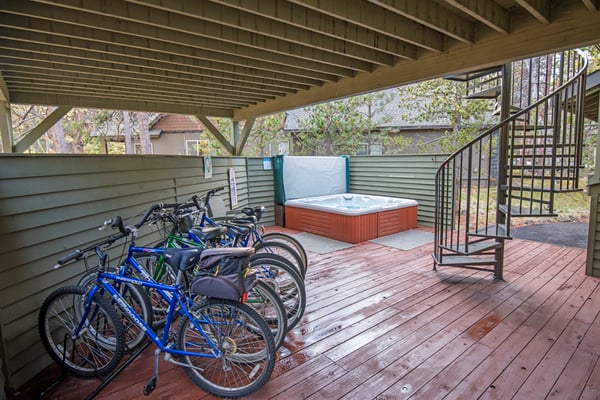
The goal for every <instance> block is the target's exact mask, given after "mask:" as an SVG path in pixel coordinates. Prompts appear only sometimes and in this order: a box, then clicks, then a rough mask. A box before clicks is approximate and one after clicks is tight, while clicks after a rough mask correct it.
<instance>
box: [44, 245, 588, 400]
mask: <svg viewBox="0 0 600 400" xmlns="http://www.w3.org/2000/svg"><path fill="white" fill-rule="evenodd" d="M431 251H432V245H431V244H429V245H425V246H421V247H419V248H416V249H414V250H410V251H403V250H397V249H394V248H391V247H386V246H381V245H378V244H374V243H369V242H365V243H360V244H357V245H354V246H353V247H351V248H348V249H344V250H340V251H337V252H334V253H329V254H324V255H319V254H315V253H309V260H310V264H309V268H308V274H307V277H306V286H307V288H306V291H307V294H308V305H307V310H306V313H305V315H304V318H303V319H302V321H301V322H300V323H299V324H298V326H296V327H295V328H294V329H293V330H292V331H291V332H289V333H288V335H287V338H286V340H285V342H284V344H283V346H282V347H281V348H280V350H279V353H278V358H279V359H278V363H277V366H276V369H275V372H274V373H273V375H272V377H271V379H270V380H269V382H268V383H267V384H266V385H265V386H264V387H263V388H262V389H261V390H260V391H259V392H258V393H256V394H254V395H253V396H251V397H249V398H252V399H270V398H273V399H286V400H288V399H375V398H377V399H408V398H412V399H428V400H429V399H441V398H444V399H475V398H479V399H528V400H530V399H544V398H557V399H578V398H581V399H598V398H600V362H599V359H600V316H599V311H600V279H598V278H592V277H588V276H585V274H584V271H585V257H586V253H585V250H584V249H576V248H569V247H562V246H555V245H550V244H544V243H537V242H530V241H524V240H513V241H509V242H507V250H506V255H505V270H504V276H505V279H506V282H494V281H492V279H491V274H490V273H489V272H481V271H474V270H466V269H458V268H440V269H439V270H438V271H437V272H434V271H432V259H431V257H430V253H431ZM153 350H154V347H153V346H150V347H149V348H148V349H147V350H146V351H144V352H143V353H142V355H141V356H139V357H138V358H137V359H136V360H135V361H133V362H132V364H131V365H130V366H129V367H128V368H126V369H125V371H124V372H123V373H121V374H120V375H119V376H118V377H117V378H115V379H114V380H113V381H112V382H111V383H110V384H108V386H107V387H106V388H105V389H104V390H102V391H101V392H100V394H99V395H98V396H97V397H96V398H98V399H113V398H120V399H126V398H130V399H133V398H138V397H143V396H142V387H143V384H144V382H145V381H146V379H147V378H149V377H150V375H151V374H152V367H153V356H152V352H153ZM45 379H49V377H48V376H46V377H45ZM97 385H98V381H93V380H92V381H82V380H79V379H75V378H72V377H69V378H67V380H66V381H64V382H63V383H61V384H60V385H58V386H57V387H56V388H55V389H54V390H53V391H52V392H50V393H49V394H48V396H46V397H45V398H53V399H54V398H56V399H64V400H67V399H82V398H85V397H86V396H87V394H89V393H90V392H91V391H92V390H93V389H94V388H95V387H96V386H97ZM149 398H153V399H163V398H164V399H167V398H177V399H178V400H183V399H212V397H211V396H209V395H207V394H206V393H204V392H203V391H202V390H201V389H199V388H197V387H196V386H195V385H194V384H193V383H192V382H191V381H190V380H189V379H188V377H187V376H186V375H185V373H184V372H183V371H182V370H181V369H180V368H179V367H176V366H172V365H170V364H168V363H166V362H165V361H161V362H160V377H159V382H158V387H157V389H156V390H155V392H154V393H153V394H152V396H151V397H149Z"/></svg>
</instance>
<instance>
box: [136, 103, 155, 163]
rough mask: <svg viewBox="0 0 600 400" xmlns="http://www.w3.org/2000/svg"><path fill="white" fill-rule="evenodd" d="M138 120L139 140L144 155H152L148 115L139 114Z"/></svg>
mask: <svg viewBox="0 0 600 400" xmlns="http://www.w3.org/2000/svg"><path fill="white" fill-rule="evenodd" d="M137 119H138V138H139V140H140V148H141V150H142V154H152V145H151V144H150V132H149V129H148V125H149V123H148V119H149V117H148V113H142V112H139V113H137Z"/></svg>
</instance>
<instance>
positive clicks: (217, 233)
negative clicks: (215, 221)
mask: <svg viewBox="0 0 600 400" xmlns="http://www.w3.org/2000/svg"><path fill="white" fill-rule="evenodd" d="M189 232H190V233H191V234H192V235H194V236H196V237H197V238H198V239H200V240H201V241H203V242H204V241H206V240H212V239H218V238H220V237H222V236H223V235H224V234H225V233H227V228H226V227H224V226H215V227H212V226H211V227H202V228H191V229H190V230H189Z"/></svg>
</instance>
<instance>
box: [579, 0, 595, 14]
mask: <svg viewBox="0 0 600 400" xmlns="http://www.w3.org/2000/svg"><path fill="white" fill-rule="evenodd" d="M581 1H583V5H585V6H586V7H587V9H588V10H590V11H598V10H600V5H598V4H599V3H600V1H599V0H581Z"/></svg>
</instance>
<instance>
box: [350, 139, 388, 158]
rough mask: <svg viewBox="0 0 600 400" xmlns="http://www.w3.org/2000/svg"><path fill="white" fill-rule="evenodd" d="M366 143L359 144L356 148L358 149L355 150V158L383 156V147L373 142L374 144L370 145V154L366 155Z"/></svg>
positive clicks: (379, 143)
mask: <svg viewBox="0 0 600 400" xmlns="http://www.w3.org/2000/svg"><path fill="white" fill-rule="evenodd" d="M367 148H368V146H367V143H361V144H360V145H359V146H358V149H357V150H356V155H357V156H366V155H369V156H380V155H382V154H383V146H382V145H381V142H375V143H371V152H370V153H369V154H367Z"/></svg>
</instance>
